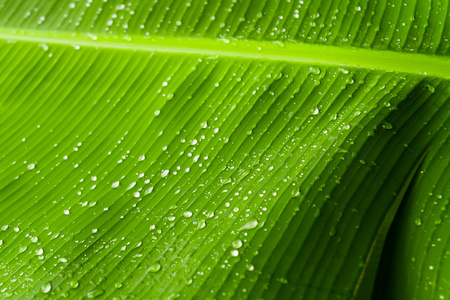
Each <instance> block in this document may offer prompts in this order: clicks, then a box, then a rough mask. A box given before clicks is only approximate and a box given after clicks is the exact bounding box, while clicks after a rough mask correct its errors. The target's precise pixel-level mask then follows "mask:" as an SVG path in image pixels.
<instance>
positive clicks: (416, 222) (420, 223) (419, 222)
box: [414, 218, 422, 226]
mask: <svg viewBox="0 0 450 300" xmlns="http://www.w3.org/2000/svg"><path fill="white" fill-rule="evenodd" d="M414 223H415V224H416V225H417V226H420V225H422V219H421V218H417V219H416V220H415V221H414Z"/></svg>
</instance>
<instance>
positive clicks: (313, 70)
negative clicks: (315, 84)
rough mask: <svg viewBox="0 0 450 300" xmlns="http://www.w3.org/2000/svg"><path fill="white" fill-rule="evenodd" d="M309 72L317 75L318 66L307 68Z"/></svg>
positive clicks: (318, 71)
mask: <svg viewBox="0 0 450 300" xmlns="http://www.w3.org/2000/svg"><path fill="white" fill-rule="evenodd" d="M309 73H311V74H314V75H319V74H320V68H319V67H310V68H309Z"/></svg>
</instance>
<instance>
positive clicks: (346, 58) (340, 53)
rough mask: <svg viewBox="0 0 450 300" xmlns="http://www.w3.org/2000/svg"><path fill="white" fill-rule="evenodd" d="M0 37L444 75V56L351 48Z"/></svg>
mask: <svg viewBox="0 0 450 300" xmlns="http://www.w3.org/2000/svg"><path fill="white" fill-rule="evenodd" d="M0 39H3V40H7V41H24V42H35V43H48V44H62V45H71V46H80V47H95V48H109V49H122V50H133V51H136V50H139V51H148V52H154V51H156V52H165V53H179V54H195V55H206V56H217V57H221V56H225V57H241V58H248V59H258V60H276V61H285V62H294V63H307V64H312V65H327V66H341V67H350V68H364V69H374V70H380V71H386V72H399V73H409V74H416V75H423V76H435V77H440V78H445V79H450V58H449V57H445V56H436V55H425V54H418V53H402V52H394V51H388V50H374V49H364V48H355V47H338V46H326V45H319V44H305V43H303V44H298V43H292V42H289V43H282V42H269V41H254V40H242V39H239V40H238V39H208V38H189V37H181V38H175V37H168V38H163V37H140V36H133V37H130V36H107V35H97V36H93V35H91V34H85V33H84V34H80V33H67V32H47V31H39V30H14V29H10V28H0Z"/></svg>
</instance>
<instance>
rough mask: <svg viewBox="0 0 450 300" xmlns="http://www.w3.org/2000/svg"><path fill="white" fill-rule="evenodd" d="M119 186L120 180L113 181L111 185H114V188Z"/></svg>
mask: <svg viewBox="0 0 450 300" xmlns="http://www.w3.org/2000/svg"><path fill="white" fill-rule="evenodd" d="M118 186H119V182H118V181H116V182H113V184H112V185H111V187H112V188H113V189H115V188H116V187H118Z"/></svg>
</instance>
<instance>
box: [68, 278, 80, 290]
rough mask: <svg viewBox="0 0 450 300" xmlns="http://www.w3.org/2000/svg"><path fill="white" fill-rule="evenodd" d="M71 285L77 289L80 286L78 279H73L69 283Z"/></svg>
mask: <svg viewBox="0 0 450 300" xmlns="http://www.w3.org/2000/svg"><path fill="white" fill-rule="evenodd" d="M69 285H70V287H71V288H73V289H76V288H77V287H78V285H79V283H78V281H76V280H72V281H71V282H70V283H69Z"/></svg>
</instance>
